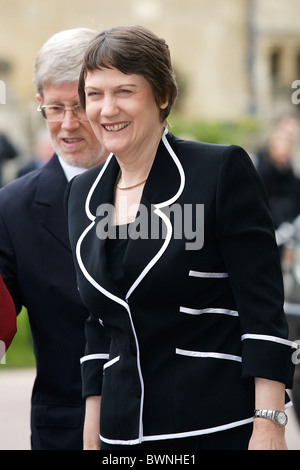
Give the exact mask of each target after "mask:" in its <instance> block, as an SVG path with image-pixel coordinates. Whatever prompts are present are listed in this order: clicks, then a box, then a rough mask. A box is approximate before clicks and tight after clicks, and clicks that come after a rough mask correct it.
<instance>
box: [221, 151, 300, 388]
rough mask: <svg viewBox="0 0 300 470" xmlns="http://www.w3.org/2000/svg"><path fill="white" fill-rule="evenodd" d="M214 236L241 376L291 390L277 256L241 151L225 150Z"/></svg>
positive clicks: (263, 203) (259, 192)
mask: <svg viewBox="0 0 300 470" xmlns="http://www.w3.org/2000/svg"><path fill="white" fill-rule="evenodd" d="M216 220H217V227H216V230H217V236H218V238H219V244H220V247H221V252H222V255H223V258H224V262H225V265H226V267H227V270H228V274H229V279H230V282H231V286H232V289H233V293H234V296H235V300H236V303H237V308H238V312H239V318H240V323H241V331H242V337H241V340H242V345H243V348H242V357H243V376H244V377H263V378H267V379H270V380H276V381H279V382H283V383H285V384H286V387H287V388H292V383H293V373H294V365H293V362H292V354H293V352H294V346H295V344H294V343H292V342H290V341H288V325H287V320H286V317H285V314H284V311H283V303H284V294H283V282H282V274H281V266H280V258H279V252H278V248H277V245H276V241H275V235H274V227H273V221H272V218H271V215H270V211H269V206H268V201H267V197H266V193H265V189H264V186H263V183H262V180H261V179H260V177H259V176H258V174H257V172H256V170H255V168H254V165H253V164H252V162H251V159H250V158H249V156H248V155H247V154H246V152H244V150H243V149H241V148H239V147H235V146H231V147H227V148H226V150H225V151H224V154H223V159H222V163H221V165H220V169H219V175H218V183H217V193H216Z"/></svg>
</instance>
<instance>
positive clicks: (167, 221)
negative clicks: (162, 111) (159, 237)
mask: <svg viewBox="0 0 300 470" xmlns="http://www.w3.org/2000/svg"><path fill="white" fill-rule="evenodd" d="M167 133H168V130H167V129H165V131H164V133H163V136H162V141H163V143H164V145H165V147H166V149H167V150H168V152H169V154H170V155H171V157H172V159H173V160H174V163H175V165H176V166H177V169H178V172H179V174H180V186H179V189H178V191H177V193H176V194H175V196H173V197H171V198H170V199H168V200H167V201H164V202H161V203H159V204H154V207H155V210H154V211H153V212H154V214H156V215H157V216H158V217H160V218H161V219H162V220H163V221H164V223H165V224H166V227H167V235H166V238H165V241H164V243H163V245H162V247H161V249H160V250H159V251H158V252H157V253H156V255H155V256H154V257H153V258H152V260H151V261H150V262H149V263H148V265H147V266H146V267H145V268H144V269H143V271H142V272H141V274H140V275H139V276H138V278H137V279H136V280H135V282H134V283H133V284H132V286H131V287H130V289H129V290H128V292H127V294H126V300H128V298H129V297H130V295H131V294H132V292H133V291H134V290H135V289H136V287H137V286H138V284H139V283H140V282H141V281H142V279H143V278H144V277H145V276H146V274H147V273H148V272H149V271H150V269H151V268H152V267H153V266H154V265H155V264H156V263H157V261H158V260H159V258H160V257H161V256H162V255H163V253H164V251H165V250H166V249H167V247H168V245H169V243H170V240H171V236H172V232H173V228H172V224H171V221H170V219H169V218H168V217H167V215H166V214H164V213H163V212H162V211H161V210H160V209H161V208H162V207H166V206H169V205H171V204H173V202H174V201H176V199H178V197H179V196H180V194H181V193H182V191H183V188H184V186H185V174H184V171H183V168H182V165H181V163H180V161H179V159H178V157H177V155H176V154H175V152H174V151H173V149H172V147H171V146H170V144H169V142H168V140H167V138H166V134H167Z"/></svg>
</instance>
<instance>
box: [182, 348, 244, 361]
mask: <svg viewBox="0 0 300 470" xmlns="http://www.w3.org/2000/svg"><path fill="white" fill-rule="evenodd" d="M176 354H180V355H181V356H190V357H212V358H214V359H227V360H229V361H237V362H242V358H241V356H234V355H232V354H223V353H217V352H203V351H188V350H186V349H179V348H176Z"/></svg>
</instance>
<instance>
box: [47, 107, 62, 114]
mask: <svg viewBox="0 0 300 470" xmlns="http://www.w3.org/2000/svg"><path fill="white" fill-rule="evenodd" d="M62 109H63V108H62V106H48V111H50V112H51V113H59V112H61V110H62Z"/></svg>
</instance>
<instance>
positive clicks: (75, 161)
mask: <svg viewBox="0 0 300 470" xmlns="http://www.w3.org/2000/svg"><path fill="white" fill-rule="evenodd" d="M77 86H78V84H77V82H75V83H71V84H70V83H64V84H60V85H50V84H49V85H46V86H45V87H44V90H43V97H42V96H41V95H39V94H37V96H36V97H37V100H38V101H39V103H40V104H41V105H46V106H49V105H51V106H63V107H65V108H72V107H73V106H75V105H78V89H77ZM47 125H48V128H49V132H50V136H51V140H52V143H53V147H54V150H55V152H56V153H57V154H58V155H59V156H60V157H61V158H62V159H63V160H64V161H65V162H66V163H68V164H69V165H72V166H76V167H81V168H92V167H93V166H95V165H97V164H98V163H100V162H101V161H104V159H105V158H106V157H107V154H108V152H107V151H106V149H105V148H104V147H103V146H102V145H101V144H100V143H99V141H98V140H97V139H96V136H95V134H94V132H93V130H92V128H91V126H90V123H89V122H88V121H79V119H77V118H76V117H75V115H74V113H73V111H72V110H67V111H66V112H65V116H64V119H63V121H61V122H49V121H47Z"/></svg>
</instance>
